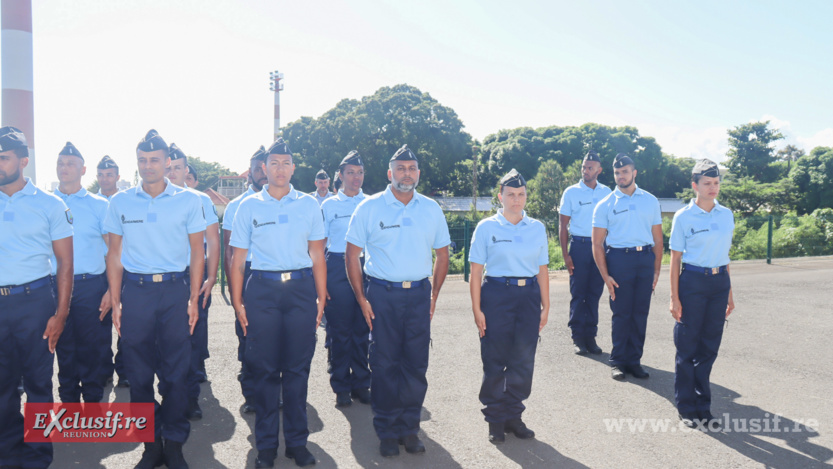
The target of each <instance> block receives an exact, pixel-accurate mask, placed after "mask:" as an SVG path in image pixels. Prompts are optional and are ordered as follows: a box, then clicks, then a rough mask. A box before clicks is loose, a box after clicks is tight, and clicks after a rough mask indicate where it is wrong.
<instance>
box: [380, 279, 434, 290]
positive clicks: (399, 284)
mask: <svg viewBox="0 0 833 469" xmlns="http://www.w3.org/2000/svg"><path fill="white" fill-rule="evenodd" d="M368 280H370V281H371V282H373V283H375V284H377V285H383V286H385V287H387V288H404V289H408V288H419V287H421V286H422V285H424V284H426V283H428V279H427V278H424V279H422V280H413V281H410V282H388V281H387V280H382V279H380V278H376V277H368Z"/></svg>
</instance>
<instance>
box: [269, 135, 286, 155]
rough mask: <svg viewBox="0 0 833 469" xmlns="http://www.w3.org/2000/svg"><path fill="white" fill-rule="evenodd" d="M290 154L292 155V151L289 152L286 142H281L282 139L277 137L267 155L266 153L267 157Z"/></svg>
mask: <svg viewBox="0 0 833 469" xmlns="http://www.w3.org/2000/svg"><path fill="white" fill-rule="evenodd" d="M291 154H292V150H290V149H289V145H287V144H286V142H284V141H283V137H278V139H277V140H275V143H273V144H272V146H271V147H269V153H267V155H291Z"/></svg>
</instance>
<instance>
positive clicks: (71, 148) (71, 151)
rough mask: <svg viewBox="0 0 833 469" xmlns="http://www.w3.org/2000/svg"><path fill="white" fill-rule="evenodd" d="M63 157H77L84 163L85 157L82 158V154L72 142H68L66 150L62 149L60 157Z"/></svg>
mask: <svg viewBox="0 0 833 469" xmlns="http://www.w3.org/2000/svg"><path fill="white" fill-rule="evenodd" d="M61 155H70V156H77V157H78V158H81V161H84V157H83V156H81V152H80V151H78V149H77V148H75V145H73V144H72V142H67V144H66V145H64V148H63V149H61V152H60V153H58V156H61Z"/></svg>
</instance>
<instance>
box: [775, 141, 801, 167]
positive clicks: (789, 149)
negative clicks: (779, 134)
mask: <svg viewBox="0 0 833 469" xmlns="http://www.w3.org/2000/svg"><path fill="white" fill-rule="evenodd" d="M804 155H805V153H804V150H802V149H801V148H798V147H797V146H795V145H787V146H786V147H784V148H782V149H780V150H778V153H777V154H776V155H775V156H776V158H778V159H779V160H781V161H786V162H787V173H789V172H790V169H791V168H792V163H793V162H795V161H798V159H799V158H801V157H802V156H804Z"/></svg>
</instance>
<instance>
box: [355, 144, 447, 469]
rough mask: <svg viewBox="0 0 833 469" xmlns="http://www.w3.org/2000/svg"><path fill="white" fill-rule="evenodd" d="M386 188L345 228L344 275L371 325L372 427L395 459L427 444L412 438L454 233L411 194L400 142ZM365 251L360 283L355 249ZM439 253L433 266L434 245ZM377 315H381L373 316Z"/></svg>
mask: <svg viewBox="0 0 833 469" xmlns="http://www.w3.org/2000/svg"><path fill="white" fill-rule="evenodd" d="M389 165H390V169H388V179H389V180H390V181H391V183H390V185H388V187H387V189H385V191H384V192H380V193H379V194H374V195H373V196H370V197H367V198H366V199H365V200H364V201H363V202H362V203H360V204H359V206H358V207H357V208H356V211H355V213H354V214H353V218H351V219H350V225H349V227H348V228H347V253H346V263H347V275H348V278H349V279H350V285H352V287H353V293H354V294H355V295H356V300H357V301H358V303H359V305H360V306H361V308H362V313H363V314H364V318H365V320H366V321H367V324H368V327H370V330H371V333H372V341H371V345H370V368H371V371H372V372H373V380H372V382H371V384H370V398H371V406H372V408H373V413H374V417H373V426H374V427H375V429H376V435H377V436H378V437H379V439H380V440H381V442H380V445H379V452H380V454H381V455H382V456H385V457H392V456H396V455H398V454H399V444H403V445H404V446H405V451H407V452H409V453H421V452H424V451H425V446H424V445H423V443H422V441H420V439H419V437H418V436H417V432H419V417H420V411H421V409H422V403H423V401H424V400H425V392H426V390H427V389H428V380H427V379H426V378H425V373H426V371H427V370H428V343H429V341H430V339H431V318H432V317H433V315H434V308H435V307H436V304H437V296H439V294H440V288H442V285H443V282H444V281H445V276H446V274H447V273H448V245H449V244H451V238H450V236H449V234H448V224H447V223H446V220H445V215H443V212H442V209H441V208H440V206H439V205H437V203H436V202H435V201H433V200H431V199H429V198H427V197H425V196H424V195H422V194H419V193H417V192H416V190H415V189H416V186H417V184H418V183H419V166H418V163H417V158H416V155H414V153H413V152H412V151H411V150H410V149H409V148H408V146H407V145H403V146H402V148H400V149H399V150H397V151H396V153H394V155H393V156H392V157H391V159H390V164H389ZM362 249H364V252H365V263H364V273H365V274H367V276H368V284H367V286H366V288H365V285H364V281H363V278H362V277H363V276H362V266H361V263H360V261H359V255H360V254H361V252H362ZM432 250H434V251H435V252H436V256H437V260H436V262H435V263H434V266H433V285H434V286H433V289H432V287H431V282H430V281H429V279H428V277H429V276H432V267H431V260H432V259H431V257H432V256H431V251H432ZM377 313H378V314H377Z"/></svg>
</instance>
